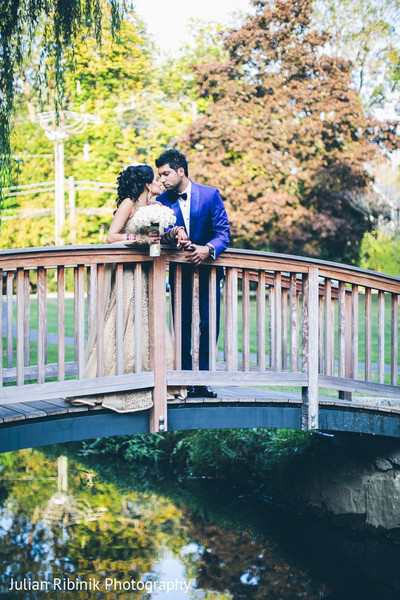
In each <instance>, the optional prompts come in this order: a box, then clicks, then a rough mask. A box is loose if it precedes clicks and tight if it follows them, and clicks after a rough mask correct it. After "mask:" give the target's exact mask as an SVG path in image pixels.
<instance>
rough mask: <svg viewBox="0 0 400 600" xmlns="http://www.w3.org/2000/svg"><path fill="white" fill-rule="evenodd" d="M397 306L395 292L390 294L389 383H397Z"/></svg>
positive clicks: (397, 301) (397, 299)
mask: <svg viewBox="0 0 400 600" xmlns="http://www.w3.org/2000/svg"><path fill="white" fill-rule="evenodd" d="M398 308H399V297H398V295H397V294H392V349H391V369H390V370H391V377H390V383H391V384H392V385H397V360H398V343H399V342H398V339H399V338H398V331H399V325H398V319H399V317H398Z"/></svg>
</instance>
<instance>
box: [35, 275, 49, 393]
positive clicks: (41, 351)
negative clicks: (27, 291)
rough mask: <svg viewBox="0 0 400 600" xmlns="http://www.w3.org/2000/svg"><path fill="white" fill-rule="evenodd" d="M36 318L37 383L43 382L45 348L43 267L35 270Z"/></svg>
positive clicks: (44, 285)
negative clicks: (36, 286) (36, 282)
mask: <svg viewBox="0 0 400 600" xmlns="http://www.w3.org/2000/svg"><path fill="white" fill-rule="evenodd" d="M37 278H38V288H37V318H38V345H37V361H38V380H37V381H38V383H44V381H45V363H46V346H47V276H46V270H45V268H44V267H38V270H37Z"/></svg>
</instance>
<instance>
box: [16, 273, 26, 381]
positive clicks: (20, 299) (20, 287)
mask: <svg viewBox="0 0 400 600" xmlns="http://www.w3.org/2000/svg"><path fill="white" fill-rule="evenodd" d="M24 291H25V288H24V269H22V268H21V269H17V385H24V308H25V299H24Z"/></svg>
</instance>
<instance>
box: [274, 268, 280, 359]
mask: <svg viewBox="0 0 400 600" xmlns="http://www.w3.org/2000/svg"><path fill="white" fill-rule="evenodd" d="M274 289H275V304H274V313H275V319H274V325H275V327H274V346H275V349H274V362H273V365H272V366H273V369H274V371H281V370H282V273H280V272H276V273H275V276H274Z"/></svg>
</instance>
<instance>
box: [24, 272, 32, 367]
mask: <svg viewBox="0 0 400 600" xmlns="http://www.w3.org/2000/svg"><path fill="white" fill-rule="evenodd" d="M29 278H30V272H29V270H28V269H27V270H26V271H25V272H24V297H25V308H24V362H25V367H29V365H30V364H31V340H30V329H31V327H30V321H31V298H30V294H31V287H30V283H29V281H30V279H29Z"/></svg>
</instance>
